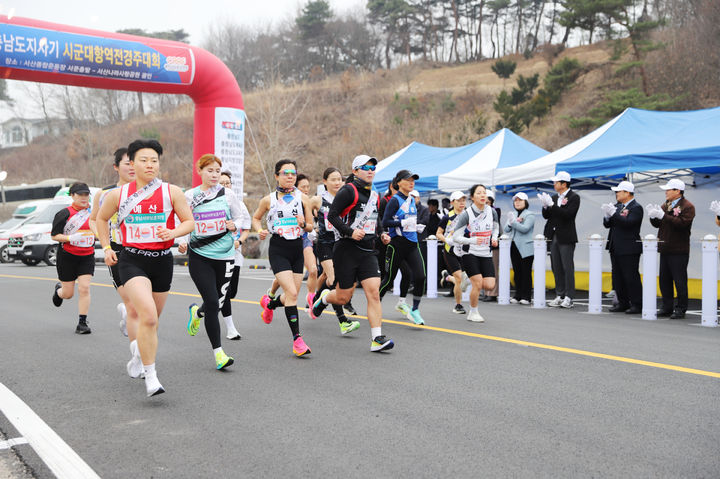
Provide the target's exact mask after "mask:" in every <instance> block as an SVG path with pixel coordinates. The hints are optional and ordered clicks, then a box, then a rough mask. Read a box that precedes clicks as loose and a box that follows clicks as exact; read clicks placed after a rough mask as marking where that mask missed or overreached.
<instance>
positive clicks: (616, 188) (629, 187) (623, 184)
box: [610, 181, 635, 193]
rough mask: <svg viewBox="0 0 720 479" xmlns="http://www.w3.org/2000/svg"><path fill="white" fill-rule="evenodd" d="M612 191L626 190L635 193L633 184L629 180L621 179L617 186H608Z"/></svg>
mask: <svg viewBox="0 0 720 479" xmlns="http://www.w3.org/2000/svg"><path fill="white" fill-rule="evenodd" d="M610 189H611V190H613V191H627V192H628V193H635V185H633V184H632V183H630V182H629V181H621V182H620V183H619V184H618V185H617V186H612V187H610Z"/></svg>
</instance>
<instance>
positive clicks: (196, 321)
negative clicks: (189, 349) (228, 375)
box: [187, 303, 220, 369]
mask: <svg viewBox="0 0 720 479" xmlns="http://www.w3.org/2000/svg"><path fill="white" fill-rule="evenodd" d="M198 309H200V306H198V305H197V304H195V303H193V304H191V305H190V320H189V321H188V323H187V332H188V334H189V335H190V336H195V335H196V334H197V333H198V331H200V316H198ZM218 369H220V368H218Z"/></svg>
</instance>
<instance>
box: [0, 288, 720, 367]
mask: <svg viewBox="0 0 720 479" xmlns="http://www.w3.org/2000/svg"><path fill="white" fill-rule="evenodd" d="M0 278H13V279H38V280H43V281H53V282H56V281H57V279H55V278H43V277H39V276H20V275H12V274H0ZM90 284H91V285H93V286H102V287H106V288H112V287H113V286H112V285H109V284H102V283H90ZM170 294H173V295H176V296H189V297H193V298H199V297H200V295H199V294H191V293H180V292H175V291H171V292H170ZM231 301H233V302H236V303H245V304H255V305H259V304H260V302H258V301H250V300H246V299H232V300H231ZM299 309H302V310H304V309H305V308H299ZM324 314H331V315H334V314H335V313H332V312H329V311H326V312H325V313H324ZM352 317H355V318H362V319H367V316H360V315H356V316H352ZM383 323H389V324H395V325H398V326H405V327H409V328H418V329H426V330H428V331H436V332H439V333H446V334H454V335H457V336H467V337H470V338H478V339H487V340H489V341H498V342H502V343H510V344H517V345H520V346H527V347H531V348H538V349H547V350H550V351H560V352H563V353H570V354H576V355H578V356H587V357H591V358H600V359H608V360H610V361H618V362H622V363H630V364H638V365H641V366H649V367H653V368H658V369H667V370H670V371H676V372H681V373H688V374H696V375H699V376H708V377H711V378H720V372H714V371H705V370H702V369H693V368H686V367H683V366H675V365H673V364H664V363H656V362H654V361H645V360H642V359H635V358H627V357H624V356H615V355H612V354H604V353H596V352H593V351H585V350H583V349H575V348H566V347H563V346H553V345H551V344H543V343H534V342H532V341H523V340H520V339H511V338H503V337H500V336H490V335H487V334H480V333H472V332H469V331H460V330H457V329H447V328H438V327H436V326H426V325H418V324H410V323H407V322H404V321H395V320H392V319H383Z"/></svg>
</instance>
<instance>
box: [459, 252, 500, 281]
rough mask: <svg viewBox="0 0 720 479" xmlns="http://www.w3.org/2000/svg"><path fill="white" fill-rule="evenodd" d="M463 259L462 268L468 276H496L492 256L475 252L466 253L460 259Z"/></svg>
mask: <svg viewBox="0 0 720 479" xmlns="http://www.w3.org/2000/svg"><path fill="white" fill-rule="evenodd" d="M460 260H461V261H462V269H463V271H465V274H467V275H468V278H472V277H473V276H476V275H478V274H479V275H481V276H482V277H483V278H494V277H495V266H494V265H493V262H492V256H488V257H485V256H475V255H474V254H470V253H468V254H465V255H463V257H462V258H461V259H460Z"/></svg>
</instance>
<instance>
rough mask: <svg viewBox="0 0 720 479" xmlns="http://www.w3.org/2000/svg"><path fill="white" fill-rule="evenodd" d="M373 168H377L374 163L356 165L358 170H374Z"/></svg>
mask: <svg viewBox="0 0 720 479" xmlns="http://www.w3.org/2000/svg"><path fill="white" fill-rule="evenodd" d="M375 168H377V167H376V166H375V165H362V166H359V167H358V170H363V171H375Z"/></svg>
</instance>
